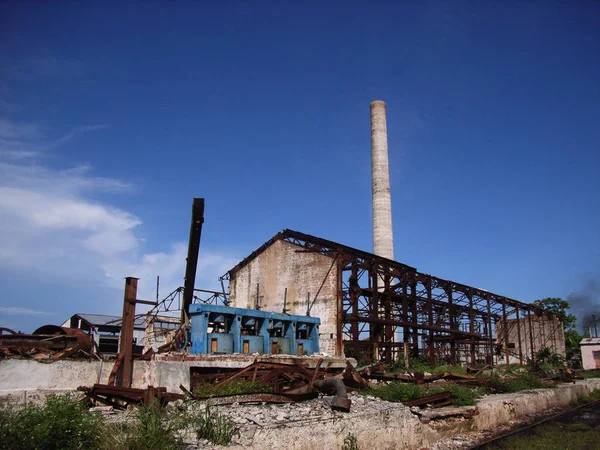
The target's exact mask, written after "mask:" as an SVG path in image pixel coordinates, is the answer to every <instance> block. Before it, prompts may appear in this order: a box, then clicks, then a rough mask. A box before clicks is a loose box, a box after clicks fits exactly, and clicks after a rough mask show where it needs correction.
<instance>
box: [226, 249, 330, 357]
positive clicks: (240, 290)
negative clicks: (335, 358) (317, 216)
mask: <svg viewBox="0 0 600 450" xmlns="http://www.w3.org/2000/svg"><path fill="white" fill-rule="evenodd" d="M298 250H301V248H300V247H298V246H296V245H293V244H290V243H288V242H283V241H277V242H275V243H274V244H273V245H271V246H270V247H268V248H267V249H266V250H265V251H264V252H262V253H261V254H260V255H258V256H257V257H256V258H254V260H252V261H250V262H249V263H248V264H247V265H246V266H245V267H243V268H242V269H241V270H240V271H238V272H237V273H236V274H235V276H234V277H232V279H231V280H230V282H229V291H230V295H229V298H230V300H231V306H234V307H236V308H251V309H252V308H254V307H255V304H256V285H257V284H258V285H259V294H258V295H259V304H260V305H261V309H262V310H263V311H271V312H282V310H283V299H284V294H285V289H286V288H287V300H286V308H287V309H288V311H287V312H288V313H290V314H297V315H305V314H306V310H307V296H308V294H309V293H310V297H311V302H312V300H313V299H314V297H315V295H316V294H317V291H318V290H319V287H320V286H321V283H323V280H324V279H325V283H324V284H323V288H322V289H321V292H320V293H319V297H318V298H317V301H316V302H315V303H314V306H313V307H312V309H311V312H310V315H311V316H313V317H319V318H320V319H321V326H320V328H319V340H320V351H321V352H324V353H327V354H329V355H335V342H336V336H337V322H336V320H337V313H338V311H337V303H336V298H337V267H336V266H335V265H334V267H332V268H331V271H330V272H329V275H327V271H328V270H329V268H330V267H331V263H332V261H333V259H332V258H329V257H328V256H323V255H319V254H317V253H307V252H298ZM326 275H327V277H326Z"/></svg>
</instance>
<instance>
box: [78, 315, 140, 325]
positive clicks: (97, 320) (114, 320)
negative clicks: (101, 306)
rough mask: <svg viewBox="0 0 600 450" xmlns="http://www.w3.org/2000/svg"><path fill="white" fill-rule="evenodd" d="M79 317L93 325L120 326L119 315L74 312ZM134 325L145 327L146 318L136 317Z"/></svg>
mask: <svg viewBox="0 0 600 450" xmlns="http://www.w3.org/2000/svg"><path fill="white" fill-rule="evenodd" d="M75 315H76V316H78V317H80V318H81V319H83V320H85V321H86V322H88V323H89V324H90V325H93V326H115V327H120V326H121V317H119V316H106V315H104V314H79V313H78V314H75ZM134 326H135V327H136V328H146V318H145V317H136V318H135V321H134Z"/></svg>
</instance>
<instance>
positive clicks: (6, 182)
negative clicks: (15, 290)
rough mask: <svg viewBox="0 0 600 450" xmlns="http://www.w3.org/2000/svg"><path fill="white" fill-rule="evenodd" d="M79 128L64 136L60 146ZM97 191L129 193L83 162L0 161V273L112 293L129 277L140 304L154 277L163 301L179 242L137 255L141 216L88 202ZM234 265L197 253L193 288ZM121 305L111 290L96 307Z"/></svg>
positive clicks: (181, 251) (178, 270)
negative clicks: (72, 164)
mask: <svg viewBox="0 0 600 450" xmlns="http://www.w3.org/2000/svg"><path fill="white" fill-rule="evenodd" d="M85 131H87V130H83V129H81V130H79V131H74V132H72V133H67V134H66V135H65V138H64V139H63V141H66V140H68V139H71V138H72V137H73V136H74V135H75V134H77V133H83V132H85ZM0 137H1V136H0ZM42 144H43V143H42ZM48 147H49V146H48V145H45V148H48ZM100 192H102V193H109V194H124V193H131V192H134V187H133V186H132V185H131V184H130V183H127V182H124V181H121V180H117V179H113V178H107V177H98V176H95V175H94V174H93V172H92V169H91V167H90V166H87V165H80V166H76V167H72V168H67V169H53V168H50V167H47V166H43V165H40V164H31V163H29V162H28V161H27V160H19V161H14V160H13V161H6V160H5V161H1V160H0V271H2V270H8V269H10V270H11V271H12V270H21V271H26V272H27V274H28V276H31V277H32V279H33V280H35V278H36V277H47V278H50V279H52V280H53V281H55V282H60V283H63V284H65V285H68V284H69V283H71V282H72V281H73V280H75V279H77V280H79V281H81V282H84V283H87V284H89V285H90V289H92V288H93V286H94V285H97V286H108V287H112V288H115V289H118V290H119V291H120V290H122V289H123V279H124V278H125V277H126V276H135V277H139V278H141V280H140V289H139V293H138V297H139V298H145V299H154V297H155V283H156V276H157V275H160V281H161V283H160V285H161V294H162V295H163V296H164V295H166V294H167V293H169V292H170V291H172V290H173V289H175V288H176V287H178V286H181V285H182V284H183V277H184V271H185V261H186V256H187V255H186V253H187V244H186V243H182V242H176V243H171V244H168V243H167V246H168V247H167V248H165V249H164V251H161V252H147V251H144V250H145V249H146V248H148V247H150V246H151V244H152V242H147V241H146V239H145V238H144V237H142V236H140V228H141V226H142V220H141V218H139V217H137V216H136V215H134V214H131V213H130V212H128V211H125V210H124V209H122V208H117V207H115V206H113V205H111V204H109V203H107V202H99V201H97V200H94V196H95V195H96V194H98V193H100ZM237 261H238V259H237V258H232V257H228V256H225V255H221V254H218V253H215V252H206V251H203V250H202V249H201V251H200V258H199V261H198V278H197V283H196V285H197V286H198V287H202V288H207V289H215V290H217V289H219V288H220V284H219V282H218V281H217V277H218V276H219V275H222V274H223V273H224V272H225V271H226V270H228V269H230V268H231V267H233V266H234V265H235V264H236V263H237ZM71 303H72V301H71ZM121 303H122V297H121V296H120V295H119V293H118V292H116V295H115V296H114V299H111V300H110V301H109V302H107V304H106V305H103V307H105V308H106V309H105V312H107V313H118V311H119V309H120V307H121ZM4 308H12V309H10V311H13V314H17V311H19V310H20V309H19V308H18V307H16V306H6V307H4ZM81 310H82V311H84V310H85V306H82V307H81ZM7 311H8V310H7ZM7 311H5V313H6V314H9V312H7ZM26 311H32V310H27V309H26V308H22V311H21V312H20V313H19V314H29V315H32V314H33V312H29V313H27V312H26ZM0 312H1V311H0ZM84 312H85V311H84ZM92 312H99V311H92ZM65 313H69V311H65Z"/></svg>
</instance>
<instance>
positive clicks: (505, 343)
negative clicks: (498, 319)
mask: <svg viewBox="0 0 600 450" xmlns="http://www.w3.org/2000/svg"><path fill="white" fill-rule="evenodd" d="M502 328H503V330H502V331H503V333H502V334H503V335H504V358H505V359H506V366H507V367H508V365H509V362H510V358H509V355H508V322H507V321H506V303H505V301H504V300H502Z"/></svg>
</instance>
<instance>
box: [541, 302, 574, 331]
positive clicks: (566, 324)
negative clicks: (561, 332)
mask: <svg viewBox="0 0 600 450" xmlns="http://www.w3.org/2000/svg"><path fill="white" fill-rule="evenodd" d="M533 304H534V305H535V306H538V307H540V308H543V309H545V310H546V311H549V312H551V313H553V314H556V315H558V316H560V318H561V319H562V321H563V328H564V329H565V331H569V330H574V329H575V325H576V323H577V318H576V317H575V316H574V315H573V314H570V313H569V309H570V308H571V305H570V304H569V302H568V301H566V300H563V299H562V298H560V297H546V298H543V299H541V300H536V301H535V302H533Z"/></svg>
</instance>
